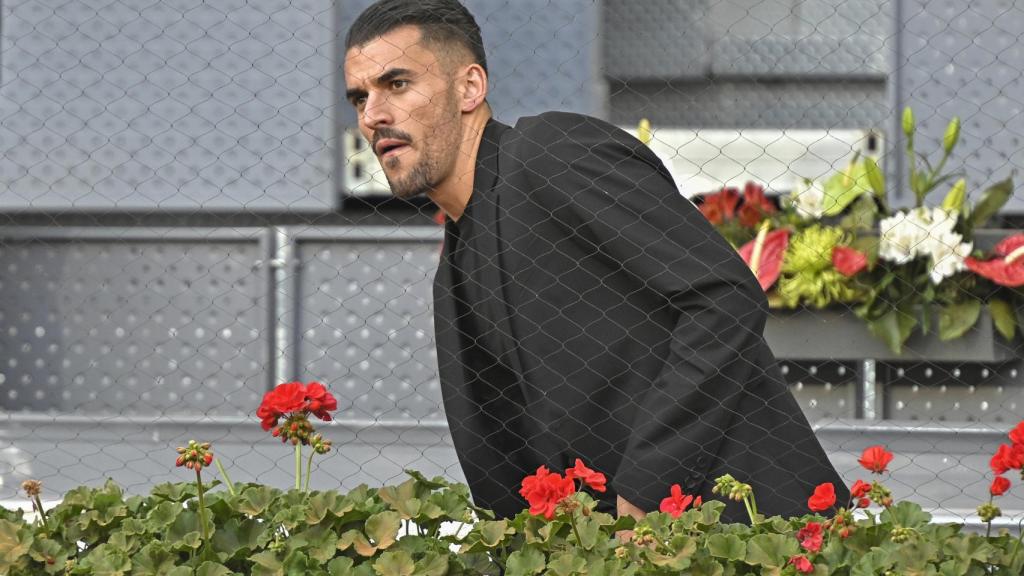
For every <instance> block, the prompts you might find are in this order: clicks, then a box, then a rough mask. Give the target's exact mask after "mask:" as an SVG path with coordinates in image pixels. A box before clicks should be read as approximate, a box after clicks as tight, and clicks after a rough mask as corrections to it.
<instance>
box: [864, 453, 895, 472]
mask: <svg viewBox="0 0 1024 576" xmlns="http://www.w3.org/2000/svg"><path fill="white" fill-rule="evenodd" d="M857 461H858V462H860V465H861V466H863V467H865V468H867V469H868V470H870V471H871V472H874V473H875V474H881V473H882V472H885V468H886V466H888V465H889V462H892V452H889V451H888V450H886V449H885V447H884V446H870V447H868V448H865V449H864V452H863V453H862V454H861V455H860V460H857Z"/></svg>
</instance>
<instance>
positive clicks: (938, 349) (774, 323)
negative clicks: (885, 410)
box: [764, 308, 1020, 362]
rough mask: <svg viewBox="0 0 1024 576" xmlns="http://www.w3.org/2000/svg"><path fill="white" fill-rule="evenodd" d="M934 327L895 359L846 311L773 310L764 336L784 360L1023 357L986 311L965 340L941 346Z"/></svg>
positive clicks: (985, 359)
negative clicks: (997, 330)
mask: <svg viewBox="0 0 1024 576" xmlns="http://www.w3.org/2000/svg"><path fill="white" fill-rule="evenodd" d="M937 326H938V321H937V320H935V321H933V322H932V326H931V330H930V331H929V333H928V334H927V335H924V334H921V331H920V328H917V329H915V331H914V333H913V334H912V335H911V336H910V339H909V340H907V343H906V345H905V346H904V347H903V352H902V353H901V354H896V353H894V352H893V351H892V350H890V349H889V347H888V346H886V345H885V343H884V342H882V341H881V340H879V339H878V338H876V337H875V336H874V335H873V334H871V332H870V331H869V330H868V327H867V324H865V323H864V321H863V320H861V319H860V318H858V317H857V316H856V315H855V314H854V313H853V311H852V310H850V309H847V308H827V309H824V310H813V309H801V310H772V311H771V313H770V315H769V317H768V322H767V324H766V325H765V329H764V335H765V339H767V340H768V345H769V346H771V349H772V351H773V352H774V353H775V356H776V357H777V358H780V359H786V360H861V359H873V360H886V361H899V360H907V361H921V360H924V361H936V362H1001V361H1005V360H1012V359H1014V358H1018V357H1020V343H1019V342H1017V341H1014V342H1007V341H1006V340H1005V339H1004V338H1003V337H1002V336H1001V335H999V334H998V333H997V332H996V330H995V327H994V326H993V325H992V316H991V315H990V314H989V312H988V310H987V309H985V308H982V311H981V316H980V317H979V319H978V323H977V324H975V326H974V327H973V328H971V329H970V330H968V331H967V333H966V334H964V335H963V336H962V337H960V338H957V339H955V340H949V341H942V340H940V339H939V335H938V331H937Z"/></svg>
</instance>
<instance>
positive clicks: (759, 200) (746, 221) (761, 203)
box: [739, 182, 776, 228]
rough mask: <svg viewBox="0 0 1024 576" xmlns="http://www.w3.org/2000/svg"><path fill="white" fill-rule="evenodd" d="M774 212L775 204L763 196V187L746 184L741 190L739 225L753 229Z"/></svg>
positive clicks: (750, 183) (752, 183) (751, 183)
mask: <svg viewBox="0 0 1024 576" xmlns="http://www.w3.org/2000/svg"><path fill="white" fill-rule="evenodd" d="M774 212H776V208H775V204H773V203H772V201H771V200H769V199H768V197H767V196H765V194H764V186H761V185H759V184H755V183H754V182H747V185H746V186H744V188H743V206H742V207H741V208H740V214H739V216H740V224H742V225H743V226H746V227H747V228H753V227H755V226H757V225H758V223H760V222H761V220H764V217H765V216H767V215H768V214H772V213H774Z"/></svg>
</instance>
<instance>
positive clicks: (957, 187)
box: [942, 178, 967, 212]
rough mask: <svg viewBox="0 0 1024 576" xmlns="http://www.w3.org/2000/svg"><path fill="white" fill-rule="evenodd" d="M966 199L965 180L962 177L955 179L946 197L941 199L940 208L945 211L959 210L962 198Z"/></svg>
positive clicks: (962, 201) (962, 204)
mask: <svg viewBox="0 0 1024 576" xmlns="http://www.w3.org/2000/svg"><path fill="white" fill-rule="evenodd" d="M966 199H967V181H966V180H964V179H963V178H961V179H959V180H957V181H956V184H953V187H952V188H950V190H949V193H947V194H946V198H945V199H944V200H943V201H942V209H943V210H945V211H946V212H960V211H961V210H962V209H963V207H964V200H966Z"/></svg>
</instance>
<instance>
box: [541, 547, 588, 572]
mask: <svg viewBox="0 0 1024 576" xmlns="http://www.w3.org/2000/svg"><path fill="white" fill-rule="evenodd" d="M586 567H587V561H586V560H584V559H583V558H580V556H579V555H578V554H574V553H572V552H566V553H563V554H557V555H555V556H554V557H552V558H551V561H550V562H548V565H547V570H545V574H551V575H552V576H570V575H572V574H580V573H582V572H583V570H584V568H586Z"/></svg>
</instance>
